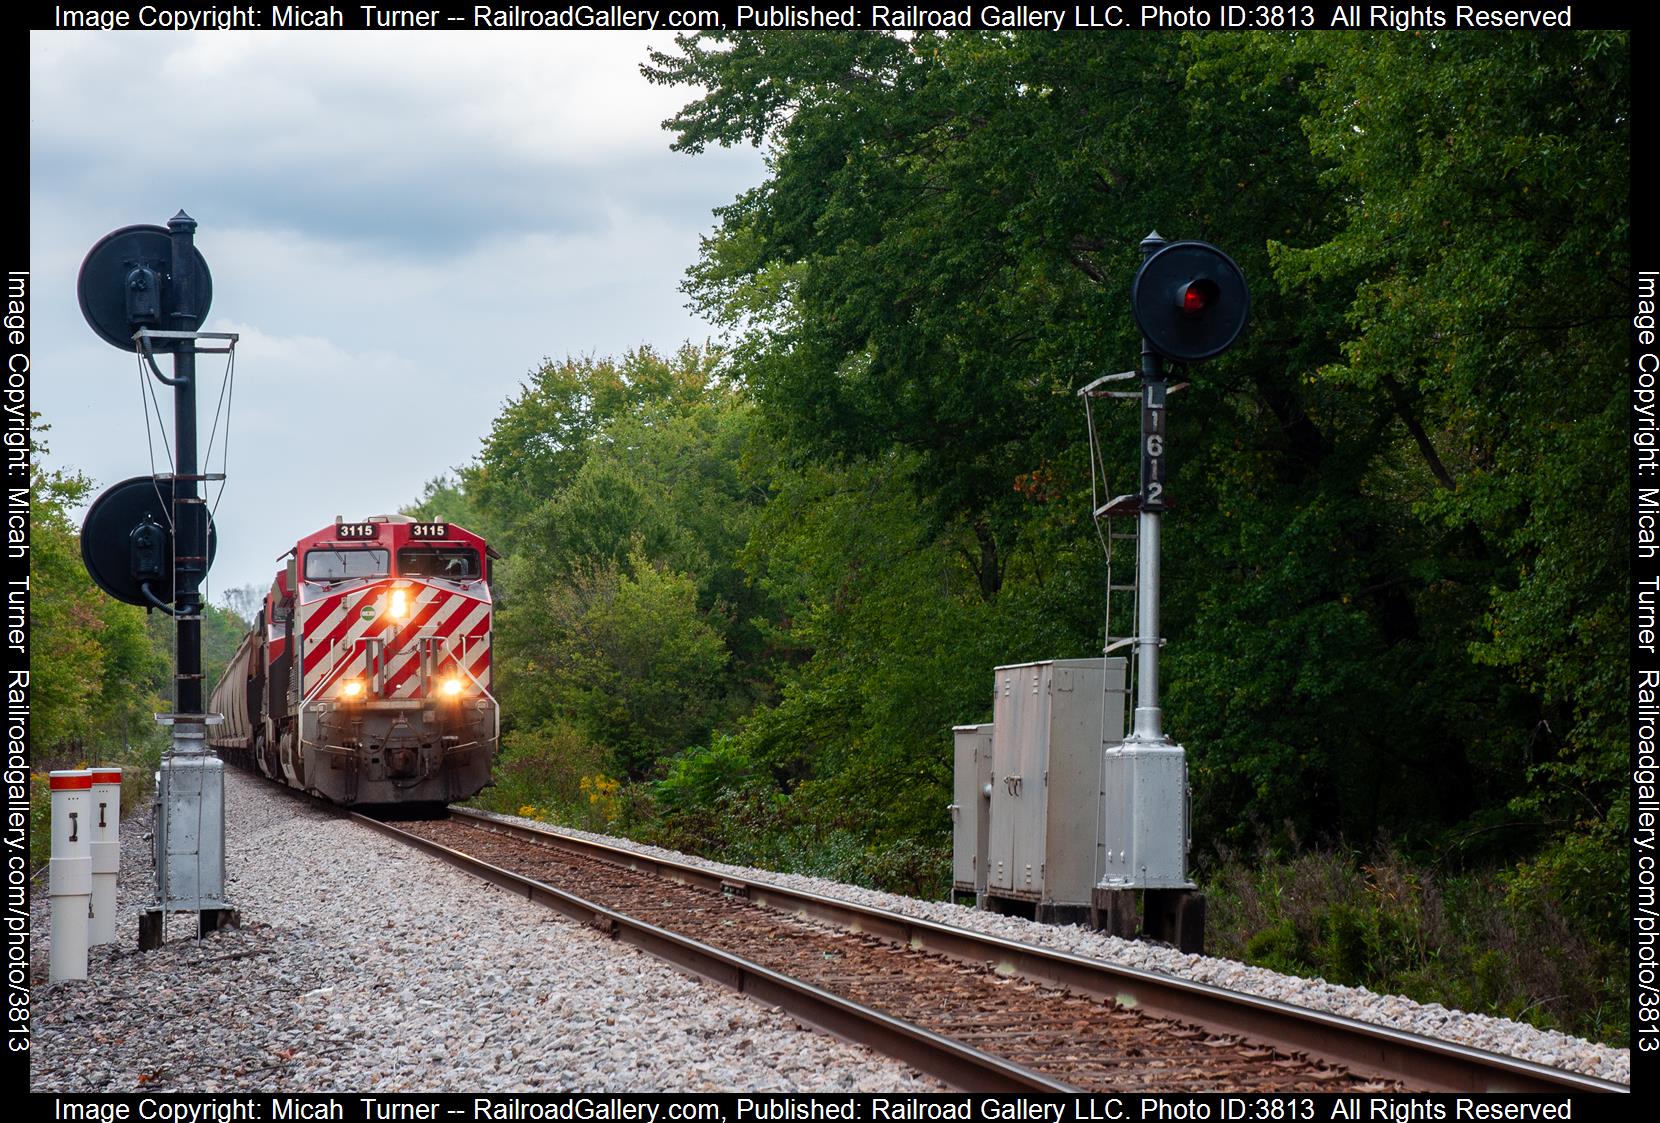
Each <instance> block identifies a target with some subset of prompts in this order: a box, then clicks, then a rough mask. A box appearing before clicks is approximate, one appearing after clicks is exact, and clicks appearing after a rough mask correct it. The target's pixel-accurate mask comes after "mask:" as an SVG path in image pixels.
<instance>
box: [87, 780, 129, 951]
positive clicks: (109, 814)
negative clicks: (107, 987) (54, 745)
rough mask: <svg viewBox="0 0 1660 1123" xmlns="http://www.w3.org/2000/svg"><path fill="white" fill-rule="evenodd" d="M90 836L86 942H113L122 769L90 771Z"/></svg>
mask: <svg viewBox="0 0 1660 1123" xmlns="http://www.w3.org/2000/svg"><path fill="white" fill-rule="evenodd" d="M87 814H88V817H89V819H90V822H89V823H88V826H89V827H90V833H91V838H92V915H91V917H90V918H89V919H88V921H87V944H88V946H90V947H97V946H98V945H99V944H113V943H115V880H116V876H117V875H118V874H119V873H120V872H121V769H119V768H116V767H114V766H112V765H104V766H103V767H100V768H94V769H93V770H92V798H91V810H90V811H89V812H88V813H87Z"/></svg>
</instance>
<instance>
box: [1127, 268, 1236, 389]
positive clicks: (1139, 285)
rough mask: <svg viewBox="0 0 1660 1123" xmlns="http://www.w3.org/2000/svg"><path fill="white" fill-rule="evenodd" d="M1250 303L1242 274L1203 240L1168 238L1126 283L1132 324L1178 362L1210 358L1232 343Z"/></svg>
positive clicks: (1192, 361)
mask: <svg viewBox="0 0 1660 1123" xmlns="http://www.w3.org/2000/svg"><path fill="white" fill-rule="evenodd" d="M1250 308H1251V293H1250V289H1249V288H1248V287H1247V286H1246V284H1245V274H1244V273H1243V272H1242V271H1241V270H1240V268H1239V266H1238V265H1237V264H1235V263H1234V260H1233V258H1231V257H1229V256H1228V255H1227V254H1225V253H1223V252H1222V251H1221V250H1219V249H1217V248H1216V247H1215V246H1213V245H1210V244H1209V243H1207V242H1170V243H1168V244H1166V245H1165V246H1164V247H1163V248H1162V249H1160V250H1158V251H1157V252H1155V253H1154V254H1152V255H1151V256H1150V257H1148V258H1147V260H1146V261H1144V262H1142V263H1141V269H1140V270H1139V271H1137V273H1136V275H1135V282H1134V283H1133V284H1132V285H1131V286H1130V309H1131V311H1132V312H1133V313H1134V314H1135V322H1136V326H1137V327H1138V328H1140V329H1141V334H1142V335H1143V336H1145V337H1146V339H1147V342H1148V343H1149V344H1150V345H1151V346H1152V348H1153V350H1154V351H1156V352H1157V353H1158V354H1160V355H1163V356H1164V357H1165V358H1166V359H1169V360H1170V361H1172V362H1177V363H1196V362H1200V361H1201V360H1204V359H1213V358H1215V357H1216V356H1217V355H1220V354H1221V353H1222V352H1224V351H1226V350H1227V349H1228V348H1229V347H1232V346H1233V344H1234V342H1235V341H1236V340H1237V339H1238V338H1239V333H1240V332H1241V331H1242V330H1244V327H1245V319H1246V316H1247V315H1248V314H1249V312H1250Z"/></svg>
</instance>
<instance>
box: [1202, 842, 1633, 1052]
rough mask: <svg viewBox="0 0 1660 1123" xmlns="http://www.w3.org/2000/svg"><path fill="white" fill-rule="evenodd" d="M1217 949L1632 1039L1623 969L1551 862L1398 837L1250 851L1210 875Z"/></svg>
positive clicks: (1284, 967) (1296, 970)
mask: <svg viewBox="0 0 1660 1123" xmlns="http://www.w3.org/2000/svg"><path fill="white" fill-rule="evenodd" d="M1206 891H1207V893H1208V895H1209V898H1210V899H1209V905H1208V909H1209V917H1210V925H1209V927H1210V931H1209V934H1208V939H1209V944H1210V948H1209V950H1210V951H1211V953H1212V954H1214V955H1221V956H1228V957H1232V958H1236V959H1242V960H1244V961H1245V962H1247V963H1253V964H1256V965H1258V966H1261V967H1267V968H1269V969H1271V970H1275V971H1282V972H1285V973H1287V974H1292V975H1301V976H1319V977H1322V978H1325V979H1329V980H1331V981H1332V982H1337V983H1344V984H1347V985H1357V986H1365V987H1368V988H1369V989H1371V990H1374V991H1380V992H1384V993H1398V994H1404V995H1406V996H1407V997H1409V998H1414V999H1417V1000H1418V1001H1420V1002H1439V1003H1441V1004H1443V1005H1446V1006H1453V1007H1457V1008H1460V1009H1466V1010H1472V1011H1475V1012H1478V1013H1488V1014H1494V1015H1497V1016H1500V1017H1506V1018H1512V1019H1516V1020H1520V1021H1526V1022H1529V1023H1531V1024H1533V1025H1537V1026H1541V1027H1546V1028H1552V1029H1561V1030H1565V1031H1568V1032H1572V1033H1578V1034H1582V1035H1584V1036H1587V1037H1591V1038H1593V1039H1596V1040H1601V1041H1606V1042H1609V1043H1611V1044H1616V1045H1620V1044H1625V1042H1626V1040H1627V1036H1628V1032H1629V1009H1628V1007H1627V1003H1626V1000H1625V988H1626V968H1625V961H1624V958H1623V956H1622V955H1621V954H1620V950H1619V947H1618V945H1617V944H1615V943H1610V942H1608V941H1606V940H1599V939H1598V938H1597V936H1596V935H1595V933H1594V930H1593V929H1591V928H1590V927H1588V926H1587V925H1586V924H1585V922H1584V919H1583V918H1582V917H1580V916H1579V915H1578V914H1577V912H1576V907H1575V906H1576V905H1577V904H1578V903H1579V902H1578V901H1577V900H1576V899H1574V898H1573V897H1572V896H1567V895H1564V894H1562V893H1560V892H1558V885H1557V883H1556V882H1554V881H1553V879H1552V878H1551V877H1549V876H1546V874H1545V871H1544V870H1543V869H1542V865H1541V863H1534V864H1532V865H1528V866H1523V867H1519V868H1518V869H1516V870H1494V869H1488V870H1481V871H1475V872H1470V873H1463V874H1457V875H1447V874H1443V873H1441V872H1439V871H1437V870H1435V869H1433V868H1429V867H1423V866H1420V865H1417V864H1414V863H1413V862H1412V861H1410V860H1409V859H1408V858H1406V857H1405V856H1403V855H1402V854H1401V853H1399V852H1398V851H1397V850H1395V849H1393V848H1385V849H1384V850H1382V851H1381V852H1379V853H1378V854H1376V855H1373V856H1372V858H1371V859H1370V861H1363V860H1362V859H1361V857H1360V856H1358V855H1355V854H1351V853H1345V852H1342V851H1335V850H1323V851H1315V852H1310V853H1304V854H1299V855H1297V856H1295V857H1282V856H1280V855H1278V854H1275V853H1273V852H1271V851H1267V850H1264V851H1262V852H1260V853H1259V854H1258V856H1257V858H1256V860H1255V861H1254V862H1249V863H1247V862H1245V861H1242V860H1240V859H1238V858H1237V857H1235V856H1233V855H1230V854H1224V855H1223V856H1222V861H1221V863H1220V865H1219V866H1218V868H1217V869H1216V870H1215V872H1214V873H1213V874H1212V875H1211V876H1210V877H1209V878H1208V880H1207V884H1206Z"/></svg>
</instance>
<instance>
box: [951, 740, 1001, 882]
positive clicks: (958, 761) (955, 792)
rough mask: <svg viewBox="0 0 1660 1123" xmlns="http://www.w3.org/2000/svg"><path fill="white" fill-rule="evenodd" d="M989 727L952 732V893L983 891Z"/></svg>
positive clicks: (988, 815)
mask: <svg viewBox="0 0 1660 1123" xmlns="http://www.w3.org/2000/svg"><path fill="white" fill-rule="evenodd" d="M991 729H992V727H991V725H990V723H987V724H985V725H959V726H956V727H955V728H954V729H952V731H951V732H952V733H953V734H954V735H955V737H956V752H955V756H954V758H953V768H952V772H951V797H952V801H953V802H952V804H951V890H952V892H953V893H964V894H966V893H972V894H974V896H975V899H976V901H978V899H979V898H980V896H981V895H983V894H984V893H985V891H986V845H987V843H988V841H989V837H988V836H989V832H990V824H991Z"/></svg>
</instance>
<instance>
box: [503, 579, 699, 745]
mask: <svg viewBox="0 0 1660 1123" xmlns="http://www.w3.org/2000/svg"><path fill="white" fill-rule="evenodd" d="M509 598H510V607H507V608H504V609H502V610H501V613H500V615H499V617H498V627H499V628H500V631H501V640H500V642H498V644H497V645H496V648H495V656H496V659H497V665H498V667H499V668H500V680H501V691H502V696H503V698H504V700H505V704H506V705H507V707H508V708H509V710H510V712H512V713H514V714H515V717H516V720H517V721H518V722H519V723H520V724H521V725H527V726H531V727H534V726H537V725H541V724H544V723H547V722H550V721H554V720H556V719H559V718H568V720H569V721H570V722H571V724H572V725H574V726H575V727H576V728H577V729H580V730H581V731H582V732H583V733H584V734H585V735H587V736H588V737H590V738H592V739H594V740H596V741H599V742H601V743H603V744H605V745H607V746H608V747H609V748H610V750H611V753H612V758H613V767H614V768H616V769H617V770H618V771H619V772H624V773H627V774H629V775H631V776H635V777H639V776H642V775H644V774H645V773H646V772H648V771H650V770H651V768H652V767H653V766H654V765H655V763H656V762H657V761H658V760H659V759H660V758H662V757H664V756H668V755H670V754H672V753H675V752H678V751H679V750H680V749H681V748H683V747H685V746H687V745H691V744H695V743H697V742H698V741H701V740H704V739H705V738H707V737H708V735H709V731H710V729H711V728H712V727H713V725H714V723H715V721H716V720H717V719H718V718H719V716H720V715H721V712H722V701H723V699H722V694H721V676H722V671H723V670H724V669H725V665H726V661H727V652H726V647H725V644H723V643H722V641H721V637H720V634H719V632H718V631H716V630H715V629H714V628H713V627H711V626H710V625H709V623H708V622H707V621H706V620H705V618H704V616H703V615H702V614H701V613H700V612H699V611H698V607H697V588H696V585H695V583H694V582H693V581H692V579H691V578H690V577H687V576H685V575H684V574H678V573H673V572H671V571H668V570H666V569H663V568H659V567H658V566H656V565H653V564H652V563H651V562H650V561H649V560H648V559H647V558H646V557H645V556H644V555H643V554H642V553H639V552H635V553H632V554H631V555H630V556H629V558H628V561H627V565H626V567H624V566H621V565H618V564H617V563H616V562H614V561H603V562H596V563H594V564H592V565H589V566H585V567H583V568H582V569H580V570H578V571H576V572H574V573H572V574H571V575H570V578H569V579H568V580H567V581H566V582H565V583H563V584H559V585H552V586H541V585H538V586H531V587H524V586H520V587H516V588H510V592H509Z"/></svg>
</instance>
